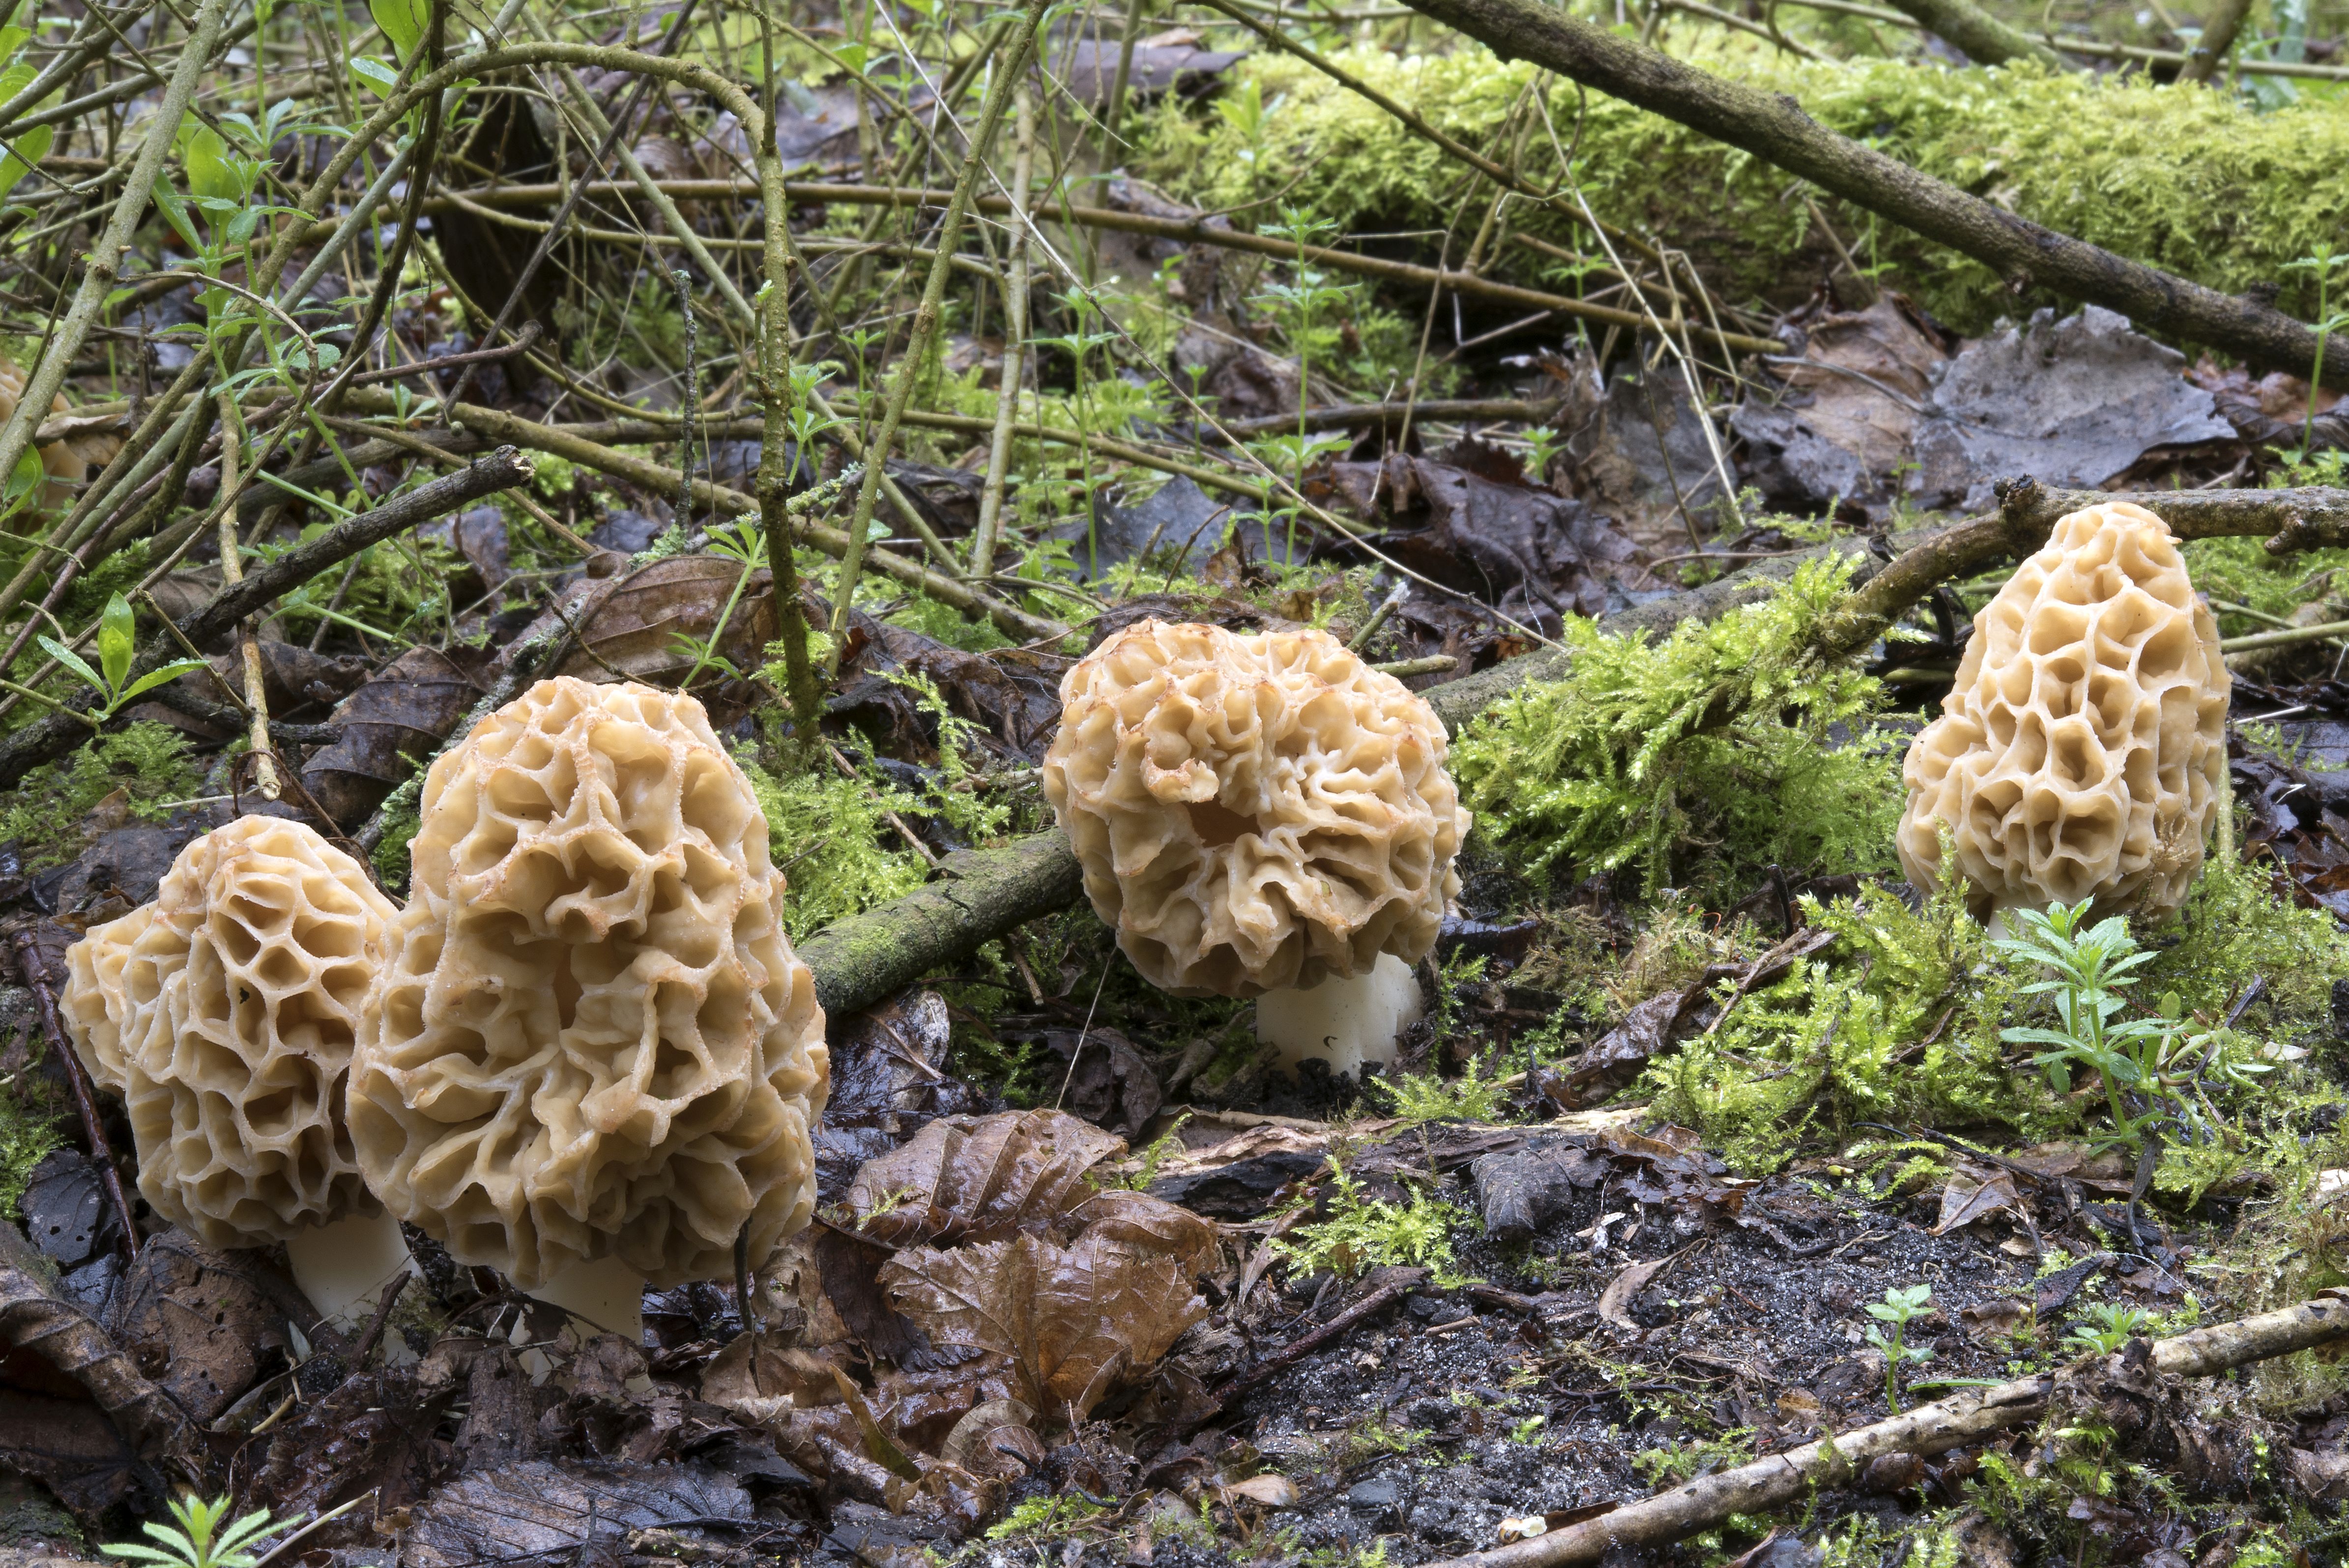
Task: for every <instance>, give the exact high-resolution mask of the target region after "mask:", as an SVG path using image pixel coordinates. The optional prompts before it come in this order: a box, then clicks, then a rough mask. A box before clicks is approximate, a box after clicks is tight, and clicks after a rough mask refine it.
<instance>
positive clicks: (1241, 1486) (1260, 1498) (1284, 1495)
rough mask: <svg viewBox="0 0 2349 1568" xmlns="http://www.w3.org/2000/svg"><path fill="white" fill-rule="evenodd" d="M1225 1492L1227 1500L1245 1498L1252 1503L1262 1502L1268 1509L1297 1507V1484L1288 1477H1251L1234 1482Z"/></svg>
mask: <svg viewBox="0 0 2349 1568" xmlns="http://www.w3.org/2000/svg"><path fill="white" fill-rule="evenodd" d="M1223 1491H1224V1495H1225V1496H1226V1497H1227V1498H1233V1497H1237V1498H1245V1499H1247V1501H1250V1502H1260V1503H1262V1504H1264V1505H1265V1507H1267V1508H1295V1507H1296V1506H1297V1483H1296V1482H1295V1481H1293V1480H1289V1479H1288V1477H1287V1476H1277V1475H1260V1476H1250V1477H1248V1479H1247V1480H1243V1481H1234V1482H1233V1483H1232V1484H1231V1485H1229V1486H1227V1487H1226V1488H1224V1489H1223Z"/></svg>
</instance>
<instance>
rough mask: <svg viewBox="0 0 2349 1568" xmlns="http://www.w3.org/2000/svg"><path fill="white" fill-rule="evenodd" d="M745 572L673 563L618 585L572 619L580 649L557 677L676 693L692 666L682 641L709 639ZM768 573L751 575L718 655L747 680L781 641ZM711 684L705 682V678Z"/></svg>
mask: <svg viewBox="0 0 2349 1568" xmlns="http://www.w3.org/2000/svg"><path fill="white" fill-rule="evenodd" d="M741 577H742V566H741V563H740V562H738V561H730V560H728V559H727V558H725V557H724V556H670V557H669V558H668V559H667V560H662V561H654V562H652V563H650V564H649V565H647V566H639V567H637V568H636V570H634V571H632V572H630V573H628V574H627V575H626V576H622V577H619V578H616V579H615V580H614V581H613V583H612V584H611V585H610V587H609V588H608V589H607V590H605V592H603V593H601V594H598V595H596V596H595V597H594V598H592V599H591V600H590V601H589V603H588V605H587V606H586V607H585V608H583V609H582V610H581V611H579V612H576V613H574V615H573V617H572V619H573V622H574V624H575V625H576V627H577V628H578V631H579V642H580V646H579V648H578V649H576V650H575V651H574V652H573V653H572V654H571V655H570V656H569V657H568V658H566V659H564V661H563V664H562V667H561V668H560V669H558V670H555V671H554V673H555V674H558V675H575V676H577V677H579V678H580V679H581V680H612V679H614V672H615V671H616V672H618V674H619V675H620V676H622V677H625V678H626V679H628V680H643V681H647V682H649V683H651V684H653V685H656V686H674V685H676V684H677V682H678V680H682V679H683V678H684V676H685V673H686V671H687V670H690V669H691V668H692V667H693V664H694V657H695V656H694V654H693V652H692V651H690V650H688V649H681V646H680V639H686V638H694V639H708V638H709V636H710V634H711V632H712V631H713V629H714V628H716V627H717V625H718V618H719V615H720V614H721V613H722V612H723V611H724V610H725V607H726V602H727V600H728V599H729V598H730V597H732V596H733V594H734V587H735V585H736V584H737V583H738V582H740V581H741ZM769 581H770V579H769V577H768V576H767V569H766V568H765V567H764V566H761V567H760V568H758V569H757V570H756V571H754V572H752V573H751V574H750V582H749V583H748V584H747V585H745V586H744V587H743V588H742V593H741V597H740V598H739V599H737V600H736V601H735V604H734V610H733V614H732V615H730V617H728V618H727V622H726V629H725V631H724V632H723V633H722V634H721V635H720V636H719V639H718V652H719V655H720V656H722V657H723V658H725V659H727V660H729V661H730V663H732V664H733V665H734V667H735V668H736V669H738V670H741V671H743V672H745V673H748V672H749V671H750V670H756V669H757V668H758V667H759V666H760V665H761V663H762V662H764V654H765V650H766V647H767V644H769V643H770V642H772V641H773V640H774V639H775V596H774V593H773V591H772V590H771V588H769V587H768V586H767V585H768V583H769ZM705 679H706V677H705Z"/></svg>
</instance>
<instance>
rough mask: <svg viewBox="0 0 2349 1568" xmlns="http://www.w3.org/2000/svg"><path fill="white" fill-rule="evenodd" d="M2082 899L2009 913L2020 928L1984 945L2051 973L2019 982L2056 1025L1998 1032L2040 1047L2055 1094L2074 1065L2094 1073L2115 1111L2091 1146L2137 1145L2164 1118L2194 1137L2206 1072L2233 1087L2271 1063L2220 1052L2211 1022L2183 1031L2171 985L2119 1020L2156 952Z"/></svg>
mask: <svg viewBox="0 0 2349 1568" xmlns="http://www.w3.org/2000/svg"><path fill="white" fill-rule="evenodd" d="M2089 905H2090V900H2088V899H2085V898H2084V899H2082V900H2080V901H2079V902H2078V903H2076V904H2071V905H2064V904H2054V905H2051V906H2050V907H2049V908H2048V909H2047V910H2046V911H2045V912H2044V913H2041V912H2040V911H2038V910H2036V909H2017V910H2014V911H2013V912H2012V914H2011V917H2010V918H2011V919H2013V922H2014V924H2015V925H2016V926H2017V927H2019V928H2020V929H2022V931H2023V935H2022V936H2020V937H2015V938H2007V939H2003V940H1999V941H1997V942H1995V943H1993V944H1992V945H1993V946H1995V947H1996V948H1997V949H1998V950H2000V951H2001V952H2002V953H2004V954H2005V955H2006V956H2007V958H2008V959H2009V960H2011V961H2013V962H2015V963H2016V964H2019V965H2023V966H2027V967H2032V968H2037V969H2044V970H2052V971H2054V978H2052V979H2047V980H2040V981H2033V982H2031V983H2029V984H2027V985H2025V986H2023V988H2022V990H2023V995H2026V996H2032V995H2052V996H2053V997H2054V1003H2055V1016H2056V1018H2057V1020H2058V1022H2059V1023H2060V1024H2061V1027H2060V1028H2055V1029H2045V1028H2040V1027H2037V1026H2029V1027H2023V1028H2011V1029H2002V1030H2001V1031H2000V1032H1999V1038H2000V1039H2002V1040H2004V1041H2007V1042H2009V1043H2010V1044H2027V1045H2044V1046H2046V1047H2048V1049H2046V1050H2044V1051H2043V1052H2041V1053H2039V1054H2037V1055H2035V1056H2033V1058H2032V1062H2033V1064H2034V1065H2036V1066H2038V1067H2039V1068H2040V1069H2041V1070H2043V1071H2044V1073H2045V1074H2046V1075H2047V1081H2048V1084H2049V1085H2051V1086H2052V1087H2053V1088H2054V1090H2055V1092H2056V1093H2057V1094H2059V1095H2064V1094H2069V1093H2070V1092H2071V1088H2072V1073H2073V1070H2074V1069H2075V1068H2084V1069H2086V1070H2088V1071H2091V1072H2093V1073H2095V1075H2096V1076H2097V1078H2098V1080H2099V1081H2100V1082H2101V1083H2102V1085H2103V1086H2104V1091H2105V1101H2106V1106H2107V1107H2108V1108H2109V1110H2110V1111H2111V1114H2112V1119H2113V1127H2112V1131H2111V1133H2110V1134H2109V1135H2106V1136H2105V1137H2099V1138H2097V1139H2096V1140H2095V1147H2099V1148H2107V1147H2112V1146H2114V1145H2116V1144H2126V1145H2127V1146H2128V1147H2130V1148H2131V1149H2134V1150H2137V1151H2139V1152H2142V1150H2143V1149H2144V1147H2145V1143H2146V1139H2147V1137H2150V1136H2152V1135H2153V1134H2154V1133H2155V1132H2156V1131H2157V1130H2158V1129H2159V1128H2161V1127H2164V1126H2174V1127H2178V1128H2180V1129H2181V1130H2183V1131H2184V1132H2185V1133H2186V1134H2187V1135H2188V1136H2189V1137H2199V1136H2200V1135H2201V1134H2202V1133H2203V1132H2204V1131H2205V1129H2206V1127H2207V1125H2208V1122H2210V1121H2216V1120H2217V1119H2218V1116H2217V1113H2216V1111H2215V1110H2213V1109H2212V1108H2211V1107H2210V1105H2209V1099H2208V1097H2207V1096H2206V1095H2205V1093H2204V1091H2203V1087H2202V1085H2203V1082H2204V1080H2205V1079H2206V1078H2207V1079H2214V1080H2216V1081H2218V1082H2220V1083H2222V1084H2226V1085H2243V1084H2246V1083H2248V1082H2250V1080H2251V1077H2252V1076H2253V1075H2257V1074H2261V1073H2266V1072H2269V1071H2271V1070H2272V1064H2270V1063H2266V1062H2259V1061H2253V1060H2251V1059H2249V1058H2248V1057H2246V1056H2243V1055H2241V1054H2238V1053H2230V1052H2228V1051H2226V1050H2225V1049H2223V1042H2222V1041H2221V1040H2220V1034H2219V1033H2218V1032H2217V1031H2215V1030H2204V1031H2201V1032H2199V1033H2196V1032H2194V1031H2191V1030H2189V1028H2188V1027H2187V1026H2186V1023H2185V1016H2184V1009H2183V1006H2182V1005H2181V1003H2180V1002H2178V997H2177V995H2176V994H2175V993H2174V992H2173V993H2170V994H2168V995H2165V996H2164V997H2163V998H2162V1005H2161V1010H2160V1012H2158V1013H2157V1014H2154V1015H2152V1016H2149V1017H2141V1018H2131V1019H2119V1018H2118V1016H2117V1015H2118V1014H2119V1013H2120V1012H2121V1010H2122V1008H2123V1007H2124V1006H2125V1005H2126V1004H2127V998H2126V997H2124V996H2123V995H2122V994H2121V993H2122V992H2124V991H2126V990H2127V988H2128V987H2130V986H2133V985H2135V984H2136V983H2137V978H2138V977H2137V976H2135V975H2133V974H2131V973H2130V972H2129V971H2132V970H2135V969H2137V968H2139V967H2141V966H2142V965H2145V964H2147V963H2149V962H2151V961H2152V960H2153V957H2154V955H2153V954H2152V953H2151V952H2149V951H2146V950H2140V949H2139V948H2138V946H2137V939H2136V938H2135V937H2133V936H2131V935H2130V934H2129V929H2128V921H2127V919H2126V918H2125V917H2122V916H2119V915H2115V916H2112V917H2110V918H2109V919H2105V920H2102V921H2099V922H2097V923H2096V924H2095V925H2094V926H2091V925H2089V924H2088V909H2089ZM2206 1117H2207V1120H2206Z"/></svg>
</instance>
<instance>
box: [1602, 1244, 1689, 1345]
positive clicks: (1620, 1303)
mask: <svg viewBox="0 0 2349 1568" xmlns="http://www.w3.org/2000/svg"><path fill="white" fill-rule="evenodd" d="M1679 1257H1680V1254H1679V1253H1678V1252H1674V1253H1673V1254H1672V1255H1671V1257H1669V1258H1656V1259H1652V1260H1651V1261H1650V1262H1644V1263H1634V1264H1632V1265H1631V1266H1630V1268H1628V1269H1626V1270H1624V1271H1623V1272H1621V1273H1619V1274H1618V1275H1616V1276H1615V1278H1614V1279H1613V1281H1612V1282H1609V1284H1608V1286H1607V1288H1606V1290H1604V1291H1602V1292H1600V1293H1599V1316H1600V1317H1602V1318H1604V1319H1606V1320H1607V1321H1608V1322H1609V1323H1611V1324H1614V1325H1615V1326H1616V1327H1618V1328H1623V1329H1629V1330H1630V1331H1631V1332H1632V1333H1633V1334H1638V1333H1639V1332H1640V1325H1639V1324H1636V1323H1633V1322H1632V1321H1631V1314H1630V1313H1628V1312H1626V1311H1625V1310H1624V1309H1625V1308H1626V1307H1628V1306H1630V1304H1631V1299H1632V1298H1633V1297H1634V1296H1637V1295H1638V1294H1639V1293H1640V1292H1641V1291H1644V1290H1646V1289H1647V1288H1648V1282H1649V1281H1651V1280H1652V1279H1654V1278H1655V1277H1656V1276H1657V1275H1658V1274H1661V1273H1662V1272H1664V1271H1665V1270H1666V1269H1668V1268H1670V1267H1671V1265H1672V1263H1673V1262H1675V1261H1676V1260H1677V1259H1678V1258H1679Z"/></svg>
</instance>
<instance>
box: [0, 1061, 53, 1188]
mask: <svg viewBox="0 0 2349 1568" xmlns="http://www.w3.org/2000/svg"><path fill="white" fill-rule="evenodd" d="M65 1109H66V1108H65V1106H64V1105H63V1104H61V1103H51V1102H50V1101H49V1100H48V1099H47V1096H45V1095H44V1094H43V1093H42V1086H41V1084H40V1083H39V1081H36V1079H34V1078H33V1076H32V1075H29V1074H26V1075H20V1076H19V1077H18V1079H17V1080H16V1082H15V1083H13V1084H10V1085H7V1086H6V1087H5V1089H0V1219H9V1220H14V1219H16V1218H17V1216H18V1208H17V1206H18V1205H19V1204H20V1203H22V1202H23V1201H24V1198H25V1186H26V1183H27V1182H29V1181H30V1180H31V1179H32V1178H33V1168H34V1167H35V1166H36V1165H38V1164H40V1163H41V1161H42V1160H44V1159H46V1158H48V1156H49V1154H50V1153H51V1152H52V1151H53V1150H56V1149H57V1148H61V1147H64V1145H65V1135H64V1133H63V1132H62V1131H61V1130H60V1129H61V1128H62V1127H63V1125H64V1122H65Z"/></svg>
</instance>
